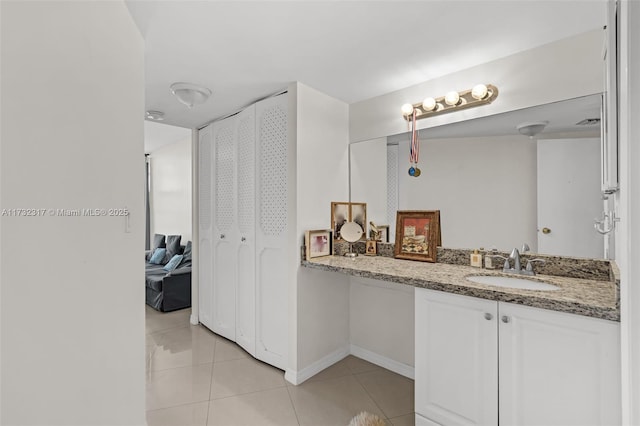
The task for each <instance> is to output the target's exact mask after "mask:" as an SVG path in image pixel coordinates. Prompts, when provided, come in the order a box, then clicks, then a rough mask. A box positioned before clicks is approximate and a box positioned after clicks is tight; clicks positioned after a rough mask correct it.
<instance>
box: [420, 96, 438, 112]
mask: <svg viewBox="0 0 640 426" xmlns="http://www.w3.org/2000/svg"><path fill="white" fill-rule="evenodd" d="M435 107H436V100H435V99H433V98H427V99H425V100H424V101H423V102H422V108H424V110H425V111H433V110H434V109H435Z"/></svg>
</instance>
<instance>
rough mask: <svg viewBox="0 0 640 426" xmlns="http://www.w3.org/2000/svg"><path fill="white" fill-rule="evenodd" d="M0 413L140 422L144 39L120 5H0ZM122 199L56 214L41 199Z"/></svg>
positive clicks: (61, 203)
mask: <svg viewBox="0 0 640 426" xmlns="http://www.w3.org/2000/svg"><path fill="white" fill-rule="evenodd" d="M0 7H1V14H2V22H1V25H0V27H1V31H2V33H1V40H2V45H1V49H0V50H1V52H2V73H1V74H2V82H1V86H2V113H1V120H2V134H1V141H2V145H1V151H0V152H1V153H2V154H1V158H2V165H1V167H0V169H1V172H0V173H1V182H2V187H1V190H0V204H1V207H2V209H12V208H38V209H45V216H37V217H11V216H3V217H2V218H1V220H2V238H1V239H0V241H1V242H0V244H1V253H2V257H1V268H0V269H1V271H0V279H1V285H2V289H1V290H2V291H1V292H2V302H1V303H2V304H1V311H2V316H1V317H2V329H1V345H2V364H1V372H0V377H1V378H2V396H1V406H2V418H1V420H0V422H1V423H2V424H6V425H45V424H46V425H125V424H126V425H144V424H145V399H144V398H145V386H144V380H145V366H144V351H145V346H144V270H143V265H142V263H141V261H140V259H141V253H142V251H143V250H144V229H145V222H144V204H143V200H144V160H143V158H144V157H143V155H144V151H143V137H144V134H143V114H144V63H143V59H144V45H143V40H142V38H141V36H140V33H139V32H138V29H137V28H136V26H135V25H134V23H133V21H132V20H131V17H130V16H129V13H128V11H127V8H126V7H125V5H124V3H122V2H2V3H1V5H0ZM125 207H126V208H128V209H129V210H130V212H131V213H130V230H129V232H126V231H125V224H126V219H125V217H122V216H119V217H114V216H98V217H96V216H93V217H92V216H82V217H76V216H73V217H61V216H55V215H51V213H49V211H48V209H82V208H94V209H110V208H125Z"/></svg>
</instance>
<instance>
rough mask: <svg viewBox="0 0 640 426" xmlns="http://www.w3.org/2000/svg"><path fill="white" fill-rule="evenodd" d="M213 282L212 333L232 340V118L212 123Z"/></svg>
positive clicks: (235, 238) (234, 252) (234, 245)
mask: <svg viewBox="0 0 640 426" xmlns="http://www.w3.org/2000/svg"><path fill="white" fill-rule="evenodd" d="M213 126H214V127H213V146H214V151H215V157H214V158H215V162H214V182H215V185H214V191H215V192H214V194H215V197H214V206H215V208H214V221H213V223H214V231H213V238H214V241H215V243H214V244H215V245H214V253H213V255H214V270H213V274H214V279H213V331H214V332H216V333H218V334H220V335H222V336H224V337H226V338H228V339H230V340H235V332H236V324H235V323H236V313H235V306H236V268H235V265H236V262H237V247H238V240H239V236H238V232H237V225H236V208H235V206H236V178H235V165H236V149H235V139H236V136H235V117H231V118H228V119H226V120H223V121H219V122H216V123H214V125H213Z"/></svg>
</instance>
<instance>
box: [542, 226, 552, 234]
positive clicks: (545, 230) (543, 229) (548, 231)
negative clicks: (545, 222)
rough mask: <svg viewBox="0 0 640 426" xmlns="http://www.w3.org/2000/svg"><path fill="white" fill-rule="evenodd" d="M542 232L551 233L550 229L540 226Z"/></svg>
mask: <svg viewBox="0 0 640 426" xmlns="http://www.w3.org/2000/svg"><path fill="white" fill-rule="evenodd" d="M542 233H543V234H550V233H551V229H549V228H547V227H544V228H542Z"/></svg>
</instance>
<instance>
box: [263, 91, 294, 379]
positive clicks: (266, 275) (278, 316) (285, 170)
mask: <svg viewBox="0 0 640 426" xmlns="http://www.w3.org/2000/svg"><path fill="white" fill-rule="evenodd" d="M287 114H288V103H287V95H286V94H284V95H280V96H276V97H273V98H268V99H265V100H263V101H261V102H258V103H257V104H256V149H257V150H256V159H257V168H256V189H257V200H256V201H257V211H258V214H257V217H256V265H255V266H256V357H257V358H258V359H260V360H262V361H265V362H267V363H268V364H271V365H273V366H276V367H279V368H281V369H284V368H285V367H286V363H287V351H288V331H289V330H288V315H289V306H288V300H289V298H288V283H289V279H288V277H289V271H288V267H289V258H290V257H291V253H289V252H288V251H287V247H288V227H289V220H290V216H289V215H290V214H291V212H292V211H295V210H294V209H293V207H294V206H290V203H289V194H290V190H289V186H290V182H291V181H292V179H289V171H290V170H291V169H290V167H289V161H290V160H289V156H290V153H291V152H292V150H290V149H289V143H290V141H289V138H288V136H287V134H288V124H287Z"/></svg>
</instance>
